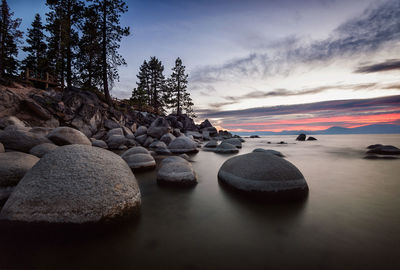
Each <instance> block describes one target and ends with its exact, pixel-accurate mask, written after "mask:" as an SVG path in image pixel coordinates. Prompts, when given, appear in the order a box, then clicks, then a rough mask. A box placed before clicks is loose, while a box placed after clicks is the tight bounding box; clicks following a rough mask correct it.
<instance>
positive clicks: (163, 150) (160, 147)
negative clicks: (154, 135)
mask: <svg viewBox="0 0 400 270" xmlns="http://www.w3.org/2000/svg"><path fill="white" fill-rule="evenodd" d="M149 148H150V149H151V150H153V151H154V152H156V153H157V154H159V155H170V154H171V151H169V149H168V147H167V145H166V144H165V143H164V142H162V141H155V142H153V143H151V144H150V145H149Z"/></svg>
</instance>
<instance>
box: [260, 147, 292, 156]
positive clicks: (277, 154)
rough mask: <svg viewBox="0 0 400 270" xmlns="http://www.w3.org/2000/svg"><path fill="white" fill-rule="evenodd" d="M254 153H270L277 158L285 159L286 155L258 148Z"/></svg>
mask: <svg viewBox="0 0 400 270" xmlns="http://www.w3.org/2000/svg"><path fill="white" fill-rule="evenodd" d="M253 152H263V153H268V154H271V155H275V156H277V157H285V155H284V154H282V153H281V152H279V151H276V150H272V149H263V148H256V149H254V150H253Z"/></svg>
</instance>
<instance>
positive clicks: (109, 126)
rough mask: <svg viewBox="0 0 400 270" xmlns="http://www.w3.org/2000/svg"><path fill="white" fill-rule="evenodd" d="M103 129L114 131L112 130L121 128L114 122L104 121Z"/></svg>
mask: <svg viewBox="0 0 400 270" xmlns="http://www.w3.org/2000/svg"><path fill="white" fill-rule="evenodd" d="M104 127H105V128H107V129H114V128H120V127H121V126H120V125H119V124H118V123H117V122H116V121H114V120H110V119H106V120H105V121H104Z"/></svg>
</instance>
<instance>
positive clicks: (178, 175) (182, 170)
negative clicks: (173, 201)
mask: <svg viewBox="0 0 400 270" xmlns="http://www.w3.org/2000/svg"><path fill="white" fill-rule="evenodd" d="M157 182H158V183H160V184H173V185H180V186H193V185H195V184H197V180H196V173H195V171H194V170H193V167H192V164H190V163H189V162H188V161H187V160H185V159H184V158H182V157H177V156H173V157H168V158H166V159H164V160H163V161H162V162H161V168H160V169H159V170H158V172H157Z"/></svg>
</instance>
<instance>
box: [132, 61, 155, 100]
mask: <svg viewBox="0 0 400 270" xmlns="http://www.w3.org/2000/svg"><path fill="white" fill-rule="evenodd" d="M136 77H137V78H138V80H139V81H138V82H136V85H137V88H135V89H133V92H132V98H131V100H132V102H133V103H134V104H136V105H138V106H139V107H143V106H144V105H148V106H151V97H152V94H151V89H150V70H149V64H148V63H147V61H146V60H145V61H144V62H143V64H142V65H141V66H140V69H139V74H138V75H136Z"/></svg>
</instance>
